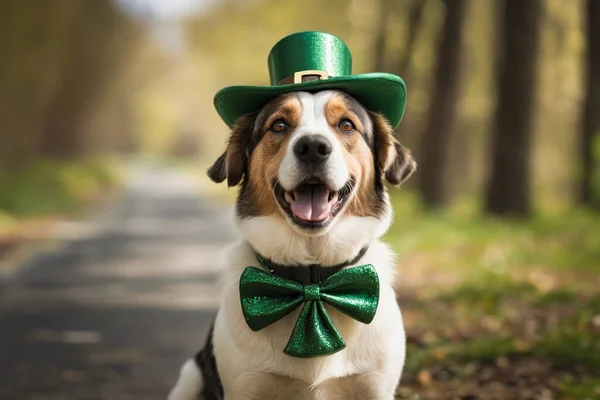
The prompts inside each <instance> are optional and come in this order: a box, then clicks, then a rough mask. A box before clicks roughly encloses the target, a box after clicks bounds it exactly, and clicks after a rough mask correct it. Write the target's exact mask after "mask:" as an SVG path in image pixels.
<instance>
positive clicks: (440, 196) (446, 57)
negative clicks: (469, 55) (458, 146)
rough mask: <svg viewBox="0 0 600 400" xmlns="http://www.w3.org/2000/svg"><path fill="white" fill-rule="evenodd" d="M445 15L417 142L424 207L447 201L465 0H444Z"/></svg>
mask: <svg viewBox="0 0 600 400" xmlns="http://www.w3.org/2000/svg"><path fill="white" fill-rule="evenodd" d="M445 3H446V19H445V22H444V27H443V29H442V33H441V35H442V39H441V43H440V47H439V53H438V58H437V72H436V76H435V87H434V90H433V94H432V103H431V106H430V110H429V117H428V120H427V126H426V128H425V131H424V134H423V140H422V145H421V159H420V161H419V174H418V175H417V176H418V177H419V180H418V186H419V190H420V192H421V195H422V199H423V202H424V204H425V206H426V207H427V208H438V207H441V206H443V205H445V204H446V203H447V200H448V199H447V193H446V187H445V185H444V180H445V174H444V171H445V169H446V167H447V160H448V151H447V148H448V145H449V143H450V134H451V132H452V128H453V126H454V121H455V104H456V97H457V93H458V77H459V69H460V65H459V64H460V58H461V56H460V48H461V45H460V42H461V32H462V26H463V21H464V14H465V10H466V0H446V1H445Z"/></svg>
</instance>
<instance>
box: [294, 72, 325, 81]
mask: <svg viewBox="0 0 600 400" xmlns="http://www.w3.org/2000/svg"><path fill="white" fill-rule="evenodd" d="M305 78H308V79H305ZM327 78H328V76H327V72H325V71H319V70H310V69H309V70H306V71H298V72H296V73H294V83H303V82H311V81H320V80H323V79H327Z"/></svg>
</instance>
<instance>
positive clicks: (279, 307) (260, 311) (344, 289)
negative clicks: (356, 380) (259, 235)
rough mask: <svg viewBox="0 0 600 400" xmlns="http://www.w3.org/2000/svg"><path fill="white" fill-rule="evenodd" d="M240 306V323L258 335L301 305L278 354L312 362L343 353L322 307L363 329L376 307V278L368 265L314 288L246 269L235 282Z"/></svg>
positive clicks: (336, 332) (347, 270) (336, 334)
mask: <svg viewBox="0 0 600 400" xmlns="http://www.w3.org/2000/svg"><path fill="white" fill-rule="evenodd" d="M240 300H241V305H242V312H243V314H244V318H245V320H246V323H247V324H248V326H249V327H250V329H252V330H253V331H259V330H261V329H263V328H266V327H267V326H269V325H271V324H273V323H275V322H276V321H278V320H280V319H281V318H283V317H285V316H286V315H288V314H289V313H291V312H292V311H293V310H295V309H296V308H298V307H299V306H300V305H301V304H304V305H303V307H302V311H301V312H300V315H299V316H298V319H297V321H296V324H295V325H294V328H293V330H292V334H291V336H290V339H289V341H288V343H287V345H286V347H285V349H284V351H283V352H284V353H285V354H287V355H290V356H293V357H316V356H323V355H329V354H333V353H336V352H338V351H340V350H342V349H344V348H345V347H346V344H345V343H344V340H343V339H342V337H341V335H340V333H339V332H338V330H337V329H336V328H335V326H334V325H333V322H332V321H331V318H330V316H329V314H328V312H327V309H326V307H325V304H327V305H328V306H331V307H333V308H335V309H337V310H338V311H341V312H342V313H344V314H346V315H348V316H349V317H351V318H353V319H355V320H357V321H359V322H362V323H364V324H369V323H371V321H372V320H373V318H374V317H375V313H376V311H377V305H378V302H379V277H378V276H377V271H376V270H375V268H374V267H373V266H372V265H371V264H366V265H361V266H358V267H353V268H348V269H343V270H341V271H338V272H336V273H334V274H333V275H331V276H330V277H329V278H327V279H325V280H324V281H322V282H320V283H309V284H304V285H303V284H301V283H299V282H296V281H293V280H290V279H287V278H283V277H280V276H277V275H274V274H271V273H269V272H267V271H265V270H262V269H259V268H256V267H247V268H246V269H245V270H244V272H243V273H242V276H241V278H240Z"/></svg>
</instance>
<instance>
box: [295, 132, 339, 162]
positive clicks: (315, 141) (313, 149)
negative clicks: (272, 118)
mask: <svg viewBox="0 0 600 400" xmlns="http://www.w3.org/2000/svg"><path fill="white" fill-rule="evenodd" d="M294 153H295V154H296V157H298V159H299V160H300V161H302V162H304V163H306V164H317V163H320V162H323V161H325V160H326V159H327V157H329V154H331V143H329V140H327V138H326V137H325V136H321V135H307V136H304V137H303V138H300V139H299V140H298V141H297V142H296V144H295V145H294Z"/></svg>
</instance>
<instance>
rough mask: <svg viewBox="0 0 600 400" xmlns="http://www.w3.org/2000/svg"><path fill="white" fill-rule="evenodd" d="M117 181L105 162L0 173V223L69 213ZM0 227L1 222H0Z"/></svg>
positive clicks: (43, 163)
mask: <svg viewBox="0 0 600 400" xmlns="http://www.w3.org/2000/svg"><path fill="white" fill-rule="evenodd" d="M118 181H119V173H118V170H117V169H116V167H115V166H114V165H113V164H111V163H109V162H106V161H99V160H93V161H86V162H81V163H66V162H57V161H48V160H46V161H39V162H37V163H35V164H33V165H30V166H28V167H26V168H23V169H21V170H19V171H17V172H14V173H9V172H8V171H2V172H1V173H0V221H1V220H2V219H4V220H5V221H11V220H12V219H13V218H20V217H30V216H38V215H42V214H51V213H57V212H64V211H68V210H71V209H72V208H73V207H75V206H77V205H78V204H80V203H81V202H82V201H85V200H89V199H91V198H93V197H94V196H97V195H99V194H102V193H104V192H106V191H108V190H110V189H111V188H112V187H114V186H115V185H116V184H117V183H118ZM0 224H1V222H0Z"/></svg>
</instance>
